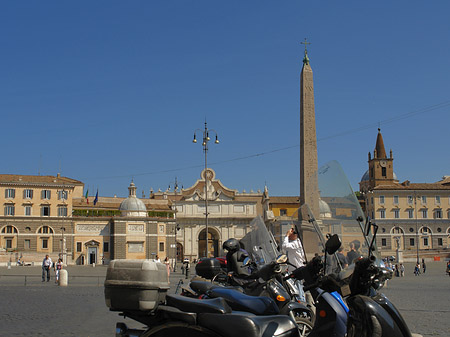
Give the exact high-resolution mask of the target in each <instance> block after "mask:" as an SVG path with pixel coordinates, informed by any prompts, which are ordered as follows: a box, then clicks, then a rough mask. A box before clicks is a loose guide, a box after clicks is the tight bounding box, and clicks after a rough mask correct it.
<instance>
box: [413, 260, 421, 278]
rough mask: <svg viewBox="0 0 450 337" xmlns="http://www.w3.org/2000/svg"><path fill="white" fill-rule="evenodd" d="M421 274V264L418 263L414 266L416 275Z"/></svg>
mask: <svg viewBox="0 0 450 337" xmlns="http://www.w3.org/2000/svg"><path fill="white" fill-rule="evenodd" d="M419 274H420V264H419V263H417V264H416V266H415V267H414V275H416V276H419Z"/></svg>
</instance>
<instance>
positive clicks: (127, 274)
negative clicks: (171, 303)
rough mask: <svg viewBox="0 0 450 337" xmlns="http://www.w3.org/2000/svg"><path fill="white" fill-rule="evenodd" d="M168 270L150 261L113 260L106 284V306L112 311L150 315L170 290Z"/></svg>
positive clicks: (162, 265) (160, 264)
mask: <svg viewBox="0 0 450 337" xmlns="http://www.w3.org/2000/svg"><path fill="white" fill-rule="evenodd" d="M169 288H170V287H169V280H168V275H167V267H166V266H165V265H164V264H162V263H159V262H154V261H152V260H112V261H111V262H110V263H109V267H108V270H107V272H106V280H105V302H106V305H107V306H108V307H109V308H110V309H111V310H113V311H136V310H138V311H151V310H153V309H155V308H156V307H157V306H158V304H159V303H163V302H164V301H165V298H166V293H167V290H169Z"/></svg>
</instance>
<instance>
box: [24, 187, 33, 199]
mask: <svg viewBox="0 0 450 337" xmlns="http://www.w3.org/2000/svg"><path fill="white" fill-rule="evenodd" d="M23 198H24V199H33V190H30V189H26V190H23Z"/></svg>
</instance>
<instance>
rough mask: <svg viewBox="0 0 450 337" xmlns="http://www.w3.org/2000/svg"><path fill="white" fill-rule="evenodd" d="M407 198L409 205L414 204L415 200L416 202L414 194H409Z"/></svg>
mask: <svg viewBox="0 0 450 337" xmlns="http://www.w3.org/2000/svg"><path fill="white" fill-rule="evenodd" d="M407 199H408V205H412V204H413V202H414V198H413V196H412V195H408V197H407Z"/></svg>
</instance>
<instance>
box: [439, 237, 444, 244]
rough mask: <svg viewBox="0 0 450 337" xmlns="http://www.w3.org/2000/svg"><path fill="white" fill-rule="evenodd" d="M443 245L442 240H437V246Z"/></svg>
mask: <svg viewBox="0 0 450 337" xmlns="http://www.w3.org/2000/svg"><path fill="white" fill-rule="evenodd" d="M443 243H444V241H443V240H442V238H438V246H442V245H443Z"/></svg>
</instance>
